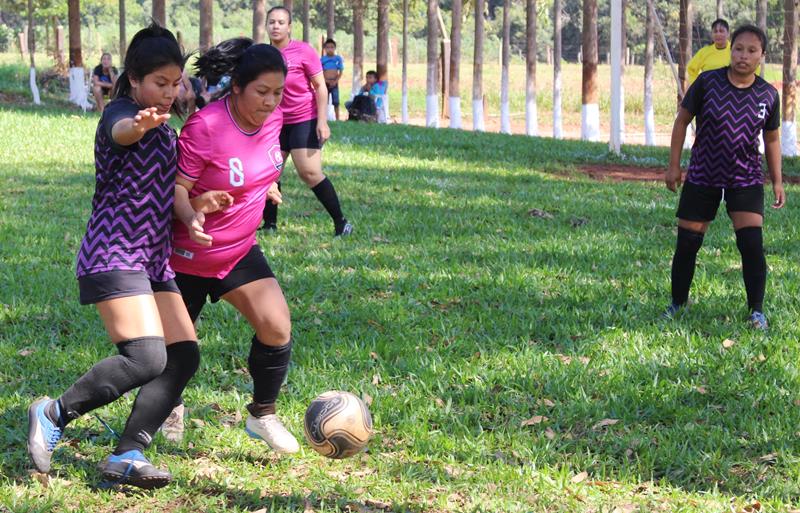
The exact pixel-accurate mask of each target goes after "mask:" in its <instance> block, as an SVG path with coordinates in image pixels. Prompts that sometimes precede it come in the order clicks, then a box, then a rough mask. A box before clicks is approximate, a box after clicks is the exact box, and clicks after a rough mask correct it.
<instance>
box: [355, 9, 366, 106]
mask: <svg viewBox="0 0 800 513" xmlns="http://www.w3.org/2000/svg"><path fill="white" fill-rule="evenodd" d="M363 81H364V0H353V96H355V95H357V94H358V92H359V91H360V90H361V83H362V82H363Z"/></svg>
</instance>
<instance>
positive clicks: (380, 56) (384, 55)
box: [375, 0, 389, 80]
mask: <svg viewBox="0 0 800 513" xmlns="http://www.w3.org/2000/svg"><path fill="white" fill-rule="evenodd" d="M376 53H377V55H376V59H375V61H376V63H377V70H376V71H377V72H378V80H386V79H388V74H389V68H388V63H389V0H378V45H377V52H376Z"/></svg>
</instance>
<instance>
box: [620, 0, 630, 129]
mask: <svg viewBox="0 0 800 513" xmlns="http://www.w3.org/2000/svg"><path fill="white" fill-rule="evenodd" d="M626 12H628V0H622V29H621V30H622V34H621V36H622V43H621V50H622V68H621V69H620V82H619V84H620V85H619V88H620V89H619V94H620V98H621V102H622V104H621V105H622V106H621V109H620V113H619V137H620V141H621V142H622V143H625V64H626V63H627V59H628V16H627V14H625V13H626Z"/></svg>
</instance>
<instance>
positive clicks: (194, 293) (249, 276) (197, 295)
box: [175, 244, 275, 322]
mask: <svg viewBox="0 0 800 513" xmlns="http://www.w3.org/2000/svg"><path fill="white" fill-rule="evenodd" d="M274 277H275V274H273V273H272V269H270V268H269V264H268V263H267V259H266V258H265V257H264V253H263V252H262V251H261V248H260V247H259V246H258V244H254V245H253V247H252V248H250V251H249V252H248V253H247V254H246V255H245V256H244V257H243V258H242V259H241V260H239V263H237V264H236V266H234V268H233V269H231V272H229V273H228V275H227V276H225V277H224V278H207V277H205V276H195V275H193V274H185V273H176V275H175V281H176V282H177V284H178V288H179V289H180V291H181V295H182V296H183V302H184V304H185V305H186V309H187V310H188V311H189V316H190V317H191V318H192V322H194V321H196V320H197V318H198V317H200V312H201V311H202V310H203V306H205V304H206V298H208V297H210V298H211V302H212V303H216V302H217V301H219V298H221V297H222V296H224V295H225V294H227V293H228V292H230V291H232V290H234V289H238V288H239V287H241V286H242V285H247V284H248V283H251V282H254V281H256V280H261V279H264V278H274Z"/></svg>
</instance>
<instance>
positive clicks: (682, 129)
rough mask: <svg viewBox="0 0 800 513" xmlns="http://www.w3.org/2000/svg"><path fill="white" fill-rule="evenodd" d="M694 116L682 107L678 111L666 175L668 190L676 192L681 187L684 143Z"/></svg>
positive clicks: (673, 126)
mask: <svg viewBox="0 0 800 513" xmlns="http://www.w3.org/2000/svg"><path fill="white" fill-rule="evenodd" d="M692 118H694V116H693V115H692V113H691V112H689V111H688V110H686V109H685V108H683V107H681V108H680V109H679V110H678V117H676V118H675V123H674V124H673V125H672V140H671V141H670V145H669V167H668V168H667V173H666V175H664V182H665V183H666V184H667V189H669V190H671V191H672V192H675V191H676V190H677V189H678V187H680V186H681V152H682V151H683V141H685V140H686V127H688V126H689V123H691V122H692Z"/></svg>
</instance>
